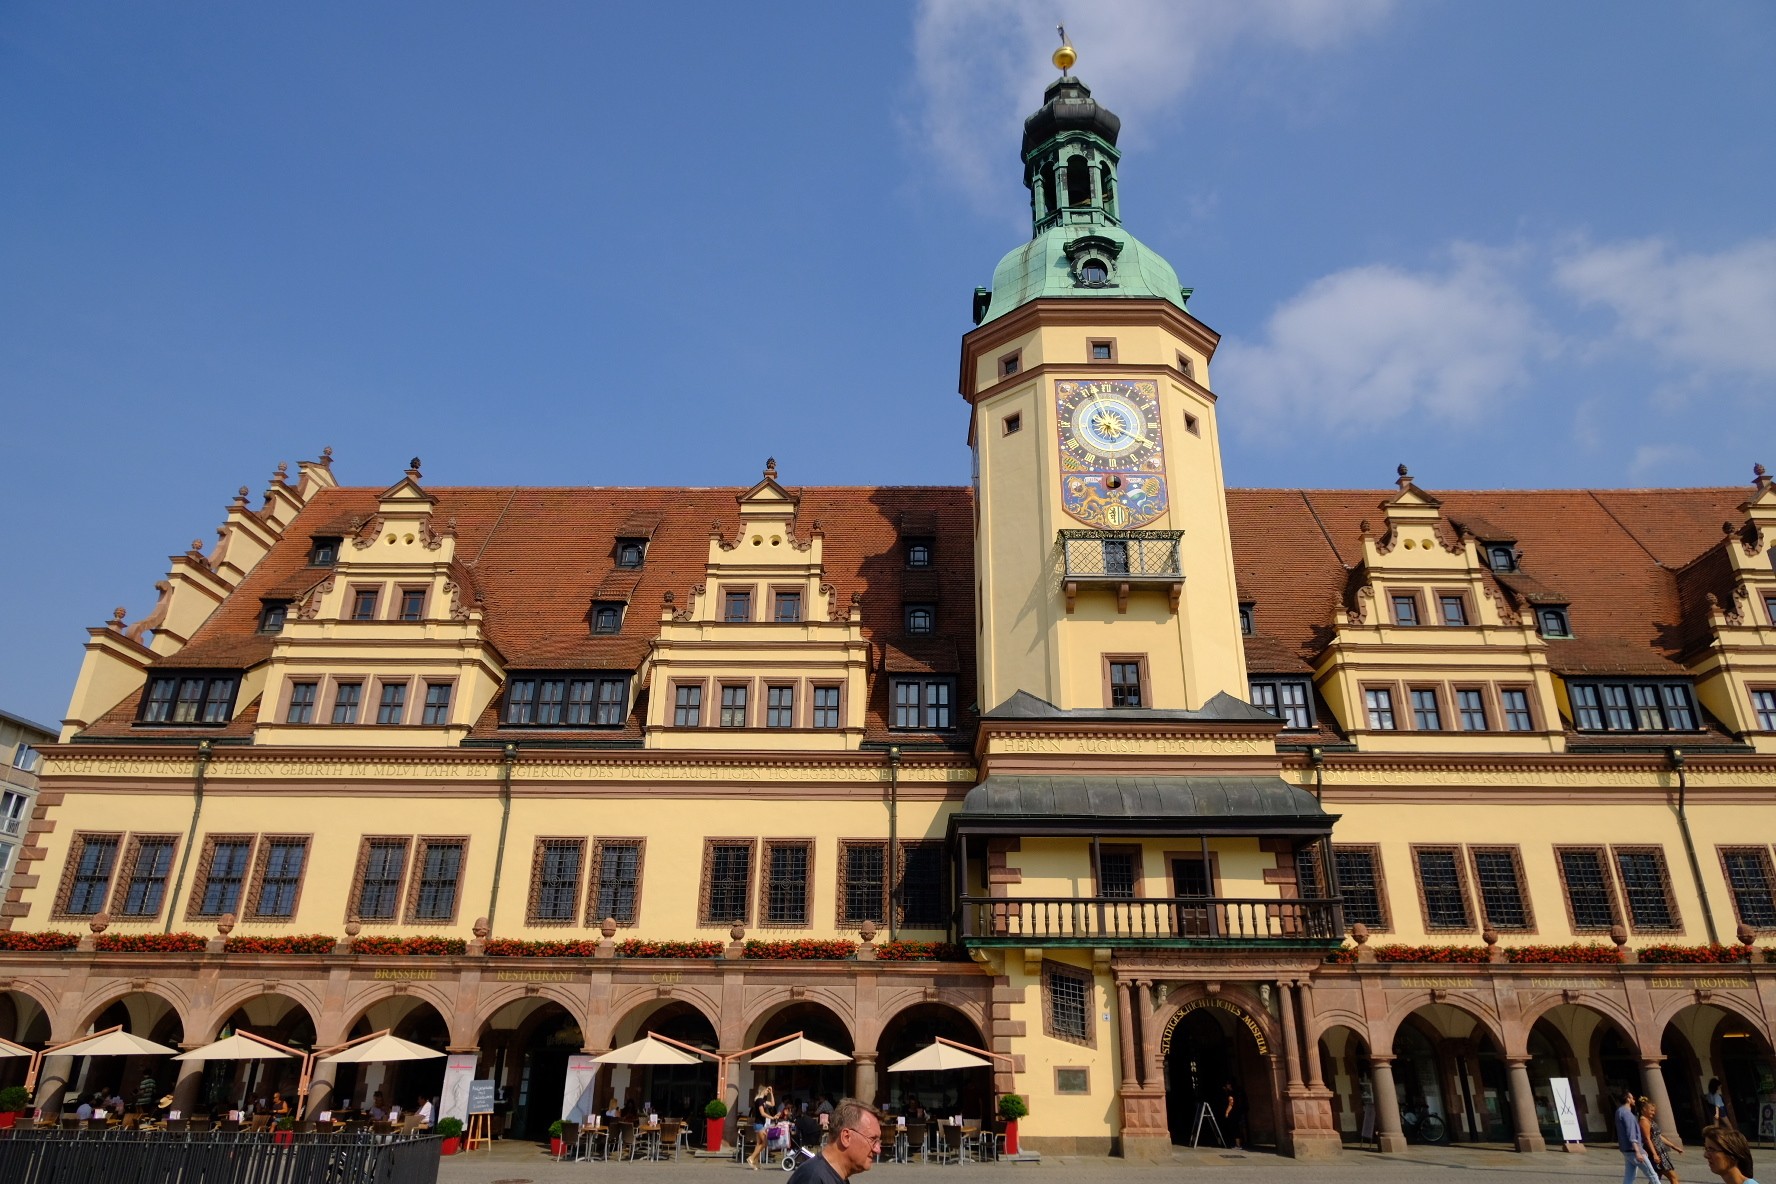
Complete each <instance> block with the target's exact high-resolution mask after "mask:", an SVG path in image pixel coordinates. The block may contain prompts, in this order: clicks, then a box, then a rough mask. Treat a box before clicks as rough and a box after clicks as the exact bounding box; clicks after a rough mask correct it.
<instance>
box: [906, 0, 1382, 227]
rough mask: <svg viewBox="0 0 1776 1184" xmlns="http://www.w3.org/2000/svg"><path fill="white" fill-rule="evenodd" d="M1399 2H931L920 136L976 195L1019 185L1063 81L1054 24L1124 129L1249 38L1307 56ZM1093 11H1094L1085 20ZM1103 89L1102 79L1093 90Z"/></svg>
mask: <svg viewBox="0 0 1776 1184" xmlns="http://www.w3.org/2000/svg"><path fill="white" fill-rule="evenodd" d="M1393 5H1394V0H1242V2H1240V3H1227V2H1226V0H1093V2H1092V3H1091V4H1090V5H1078V4H1071V5H1065V6H1063V4H1061V3H1060V2H1059V0H1057V2H1055V3H1049V2H1047V0H921V3H920V5H919V10H918V14H917V17H916V18H915V23H914V29H913V50H914V54H915V57H916V63H915V73H916V80H917V86H918V91H919V95H918V121H919V131H920V134H921V135H922V136H923V137H924V138H925V139H926V140H927V141H928V142H929V143H930V144H931V145H932V146H933V147H934V148H935V150H936V151H937V153H938V156H939V158H940V159H941V161H942V163H943V165H944V166H945V168H946V171H947V173H948V175H949V176H950V177H951V178H952V179H953V180H955V181H956V182H957V183H959V184H960V185H961V187H962V188H963V189H965V190H967V191H968V192H969V193H970V194H972V195H973V196H975V197H977V198H979V197H984V196H986V195H989V194H992V193H994V192H996V191H997V190H998V188H999V187H1000V186H1001V185H1003V183H1004V180H1005V178H1006V177H1007V176H1008V175H1010V176H1015V175H1016V174H1015V170H1009V171H1008V169H1007V167H1006V163H1005V162H1006V161H1007V159H1008V158H1009V157H1010V155H1011V154H1012V153H1014V152H1015V151H1016V145H1017V143H1018V138H1019V136H1020V134H1021V131H1022V122H1023V117H1024V116H1025V115H1027V114H1029V113H1030V112H1031V111H1033V110H1035V109H1036V106H1037V103H1038V102H1039V101H1040V97H1041V94H1042V91H1043V88H1044V87H1046V86H1047V85H1048V84H1049V82H1050V81H1051V80H1053V78H1054V77H1055V72H1054V69H1053V67H1052V66H1050V65H1049V60H1048V59H1049V54H1051V53H1052V52H1053V51H1054V49H1055V47H1056V46H1057V45H1059V43H1060V42H1059V40H1058V38H1057V37H1056V36H1055V25H1056V24H1057V23H1058V22H1060V21H1063V20H1064V21H1066V22H1067V33H1068V35H1069V37H1070V39H1071V40H1072V42H1073V44H1074V45H1075V46H1077V47H1078V49H1079V53H1080V65H1079V70H1078V72H1079V75H1080V77H1081V78H1083V79H1085V80H1086V82H1087V83H1088V84H1089V85H1093V86H1094V93H1095V94H1096V95H1097V97H1099V98H1101V99H1103V100H1104V102H1105V103H1106V105H1108V106H1109V107H1110V108H1111V109H1112V110H1114V111H1115V112H1116V113H1117V114H1118V115H1121V116H1122V117H1123V119H1124V120H1125V121H1127V120H1129V119H1130V118H1131V117H1134V118H1135V121H1136V122H1137V123H1138V122H1139V117H1140V116H1141V115H1143V114H1145V113H1148V112H1153V111H1156V110H1162V109H1163V108H1165V107H1166V105H1167V104H1170V103H1171V102H1173V101H1174V100H1176V99H1177V98H1178V97H1179V96H1180V95H1182V94H1184V93H1185V92H1186V91H1188V90H1189V89H1190V88H1191V87H1192V86H1193V85H1195V84H1196V83H1197V81H1198V80H1199V78H1200V77H1201V75H1202V71H1203V69H1204V67H1205V63H1209V62H1214V61H1216V60H1218V59H1219V60H1225V59H1226V58H1227V57H1228V56H1229V50H1230V47H1232V46H1233V45H1234V44H1235V43H1238V42H1242V41H1251V42H1259V43H1264V42H1269V43H1273V44H1280V45H1283V46H1286V47H1288V48H1291V49H1296V50H1300V51H1305V52H1319V51H1324V50H1326V49H1329V48H1333V47H1335V46H1337V45H1339V44H1341V43H1343V42H1345V41H1347V40H1349V39H1350V38H1351V37H1352V36H1355V35H1357V34H1359V33H1361V32H1363V31H1365V30H1367V29H1369V28H1371V27H1373V26H1374V25H1376V24H1377V23H1379V20H1380V18H1381V17H1382V16H1384V15H1385V14H1386V13H1387V12H1388V11H1389V10H1390V9H1391V8H1392V7H1393ZM1081 9H1083V11H1081ZM1094 80H1095V81H1094Z"/></svg>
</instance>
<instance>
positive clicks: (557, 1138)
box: [549, 1118, 567, 1159]
mask: <svg viewBox="0 0 1776 1184" xmlns="http://www.w3.org/2000/svg"><path fill="white" fill-rule="evenodd" d="M566 1129H567V1123H566V1121H565V1120H563V1119H560V1118H557V1119H556V1120H555V1121H554V1122H551V1123H550V1124H549V1154H550V1155H553V1156H554V1157H555V1158H557V1159H560V1158H561V1132H562V1131H564V1130H566Z"/></svg>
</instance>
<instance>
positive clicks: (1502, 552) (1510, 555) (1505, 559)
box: [1486, 543, 1517, 571]
mask: <svg viewBox="0 0 1776 1184" xmlns="http://www.w3.org/2000/svg"><path fill="white" fill-rule="evenodd" d="M1486 563H1487V566H1488V567H1490V568H1492V570H1493V571H1516V570H1517V549H1516V548H1515V547H1513V546H1511V544H1509V543H1491V544H1489V545H1488V546H1487V548H1486Z"/></svg>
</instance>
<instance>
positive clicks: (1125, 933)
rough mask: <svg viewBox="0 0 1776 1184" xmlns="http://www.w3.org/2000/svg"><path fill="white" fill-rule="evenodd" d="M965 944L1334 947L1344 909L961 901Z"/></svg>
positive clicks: (1300, 904) (1192, 900) (1146, 901)
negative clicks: (1037, 943)
mask: <svg viewBox="0 0 1776 1184" xmlns="http://www.w3.org/2000/svg"><path fill="white" fill-rule="evenodd" d="M961 931H962V943H963V944H964V945H1006V946H1015V945H1025V944H1030V943H1036V942H1039V943H1041V944H1044V945H1163V946H1242V945H1253V946H1255V945H1270V946H1281V945H1308V946H1332V945H1336V944H1338V943H1339V942H1340V941H1342V940H1343V939H1344V922H1343V915H1342V908H1341V902H1340V901H1339V900H1338V899H1337V898H1330V899H1316V900H1277V899H1275V898H1271V899H1252V900H1236V899H1232V898H1228V897H1208V896H1164V897H1153V896H1149V897H1135V898H1129V897H1107V896H1085V897H1080V896H1053V897H1047V896H1041V897H980V896H965V897H963V898H962V917H961Z"/></svg>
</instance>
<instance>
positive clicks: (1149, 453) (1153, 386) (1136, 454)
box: [1055, 378, 1166, 530]
mask: <svg viewBox="0 0 1776 1184" xmlns="http://www.w3.org/2000/svg"><path fill="white" fill-rule="evenodd" d="M1055 411H1056V422H1057V424H1058V430H1059V434H1060V449H1061V501H1062V504H1063V505H1064V506H1065V507H1066V510H1067V513H1068V514H1070V515H1071V516H1072V517H1074V518H1077V519H1078V520H1079V521H1081V522H1084V523H1085V524H1087V525H1088V526H1098V527H1107V528H1109V529H1112V530H1116V529H1126V528H1128V527H1135V526H1143V525H1145V524H1146V523H1149V522H1152V521H1153V520H1154V519H1155V518H1158V517H1159V516H1160V515H1161V514H1163V513H1165V511H1166V485H1165V450H1164V447H1163V445H1162V442H1161V440H1160V422H1159V384H1158V383H1157V382H1155V381H1153V380H1151V379H1121V378H1116V379H1062V380H1060V381H1059V382H1057V383H1055Z"/></svg>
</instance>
